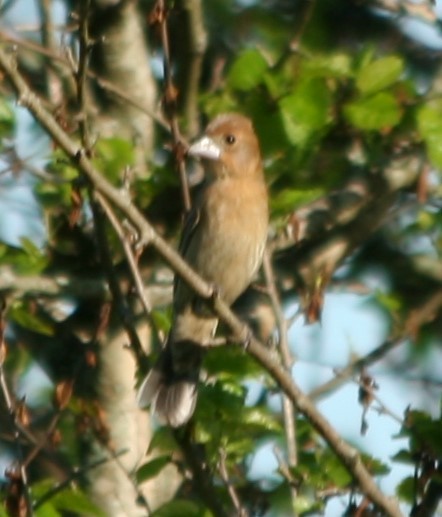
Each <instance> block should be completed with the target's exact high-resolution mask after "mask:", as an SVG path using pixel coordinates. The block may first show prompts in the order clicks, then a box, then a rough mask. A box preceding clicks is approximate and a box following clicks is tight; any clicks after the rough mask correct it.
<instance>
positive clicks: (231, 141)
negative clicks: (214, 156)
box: [224, 135, 236, 145]
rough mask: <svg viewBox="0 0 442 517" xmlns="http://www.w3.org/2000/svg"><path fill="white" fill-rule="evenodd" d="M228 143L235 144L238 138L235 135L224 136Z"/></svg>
mask: <svg viewBox="0 0 442 517" xmlns="http://www.w3.org/2000/svg"><path fill="white" fill-rule="evenodd" d="M224 140H225V141H226V144H229V145H233V144H234V143H235V142H236V138H235V137H234V136H233V135H226V137H225V138H224Z"/></svg>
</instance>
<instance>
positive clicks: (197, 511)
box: [151, 499, 212, 517]
mask: <svg viewBox="0 0 442 517" xmlns="http://www.w3.org/2000/svg"><path fill="white" fill-rule="evenodd" d="M178 515H179V516H180V517H211V516H212V514H211V512H209V510H207V509H203V508H201V506H199V505H197V504H196V503H194V502H192V501H186V500H184V499H176V500H175V501H169V502H168V503H166V504H165V505H163V506H162V507H161V508H158V510H155V511H154V512H153V513H152V514H151V517H177V516H178Z"/></svg>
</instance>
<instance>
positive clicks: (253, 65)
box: [227, 49, 267, 91]
mask: <svg viewBox="0 0 442 517" xmlns="http://www.w3.org/2000/svg"><path fill="white" fill-rule="evenodd" d="M266 70H267V62H266V60H265V59H264V58H263V56H262V54H261V53H260V52H259V51H258V50H254V49H248V50H245V51H244V52H242V53H241V54H240V55H239V57H238V58H237V59H236V60H235V62H234V63H233V65H232V67H231V68H230V71H229V74H228V76H227V84H228V85H229V86H230V87H231V88H233V89H235V90H241V91H247V90H251V89H252V88H255V87H256V86H257V85H258V84H259V83H260V82H261V81H262V79H263V77H264V73H265V71H266Z"/></svg>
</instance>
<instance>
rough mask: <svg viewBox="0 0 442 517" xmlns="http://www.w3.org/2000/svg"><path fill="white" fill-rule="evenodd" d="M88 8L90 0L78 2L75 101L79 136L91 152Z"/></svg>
mask: <svg viewBox="0 0 442 517" xmlns="http://www.w3.org/2000/svg"><path fill="white" fill-rule="evenodd" d="M89 8H90V0H82V1H81V2H80V16H79V18H80V25H79V32H78V35H79V37H78V39H79V46H80V50H79V59H78V69H77V73H76V77H75V78H76V83H77V101H78V111H79V113H80V136H81V142H82V144H83V147H84V148H85V149H86V150H87V152H91V146H92V142H91V138H90V131H89V121H88V113H89V109H88V105H87V98H86V79H87V71H88V58H89V50H90V40H89V29H88V26H89Z"/></svg>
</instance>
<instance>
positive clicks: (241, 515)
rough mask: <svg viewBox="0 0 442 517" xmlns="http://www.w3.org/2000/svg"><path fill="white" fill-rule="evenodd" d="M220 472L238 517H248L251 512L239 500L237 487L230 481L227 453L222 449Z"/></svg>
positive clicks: (219, 463) (219, 464) (220, 452)
mask: <svg viewBox="0 0 442 517" xmlns="http://www.w3.org/2000/svg"><path fill="white" fill-rule="evenodd" d="M218 470H219V473H220V476H221V479H222V480H223V482H224V484H225V485H226V488H227V491H228V492H229V496H230V499H231V500H232V503H233V506H234V507H235V510H236V514H235V515H237V517H248V515H249V512H248V511H247V510H246V508H244V505H243V504H242V502H241V499H240V498H239V495H238V492H237V491H236V489H235V486H234V485H233V483H232V482H231V481H230V478H229V473H228V471H227V465H226V451H225V450H224V449H220V451H219V460H218Z"/></svg>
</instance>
